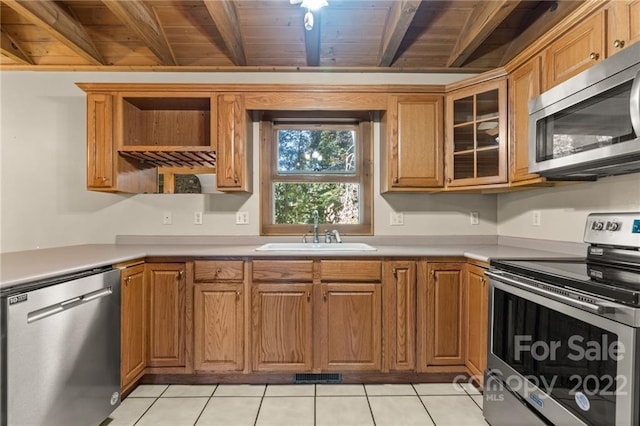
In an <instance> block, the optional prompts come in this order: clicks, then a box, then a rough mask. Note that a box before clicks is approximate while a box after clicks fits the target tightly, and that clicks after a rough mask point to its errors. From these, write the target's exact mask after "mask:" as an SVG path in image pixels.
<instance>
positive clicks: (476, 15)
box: [447, 0, 520, 67]
mask: <svg viewBox="0 0 640 426" xmlns="http://www.w3.org/2000/svg"><path fill="white" fill-rule="evenodd" d="M518 3H520V0H517V1H514V0H500V1H481V2H478V3H477V4H476V6H475V7H474V8H473V11H472V12H471V14H470V15H469V18H468V19H467V24H466V25H465V27H464V28H463V29H462V31H461V32H460V36H459V37H458V41H457V43H456V46H455V48H454V49H453V52H451V55H450V56H449V60H448V61H447V66H448V67H460V66H462V65H463V64H464V63H465V61H466V60H467V59H468V58H469V56H471V54H472V53H473V52H474V51H475V50H476V49H477V48H478V46H480V44H482V42H483V41H485V40H486V38H487V37H489V35H491V33H492V32H493V31H494V30H495V29H496V28H497V27H498V25H500V23H501V22H502V21H504V20H505V19H506V17H507V16H509V14H510V13H511V12H512V11H513V9H515V8H516V6H518Z"/></svg>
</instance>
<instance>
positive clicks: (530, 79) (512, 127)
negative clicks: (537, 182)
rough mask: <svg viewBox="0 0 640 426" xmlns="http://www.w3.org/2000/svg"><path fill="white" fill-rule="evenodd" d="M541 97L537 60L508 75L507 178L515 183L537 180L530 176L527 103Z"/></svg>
mask: <svg viewBox="0 0 640 426" xmlns="http://www.w3.org/2000/svg"><path fill="white" fill-rule="evenodd" d="M539 94H540V57H539V56H536V57H534V58H533V59H531V60H530V61H529V62H527V63H525V64H524V65H522V66H521V67H520V68H518V69H517V70H515V71H514V72H513V73H511V74H510V75H509V157H510V161H509V177H510V180H511V182H518V181H523V180H528V179H535V178H537V177H539V176H538V175H537V174H534V173H529V134H528V133H529V132H528V129H529V100H530V99H532V98H534V97H536V96H538V95H539Z"/></svg>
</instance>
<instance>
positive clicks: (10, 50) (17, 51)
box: [0, 28, 34, 65]
mask: <svg viewBox="0 0 640 426" xmlns="http://www.w3.org/2000/svg"><path fill="white" fill-rule="evenodd" d="M0 34H1V35H2V44H1V47H0V53H2V54H3V55H4V56H6V57H8V58H11V59H13V60H14V61H16V62H18V63H20V64H24V65H33V64H34V63H33V60H32V59H31V58H30V57H29V55H27V54H26V53H25V51H24V50H23V49H22V48H21V47H20V44H18V42H17V41H16V40H15V39H14V38H13V37H11V35H10V34H9V33H7V32H6V31H5V30H4V28H0Z"/></svg>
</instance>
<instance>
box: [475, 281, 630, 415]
mask: <svg viewBox="0 0 640 426" xmlns="http://www.w3.org/2000/svg"><path fill="white" fill-rule="evenodd" d="M490 275H491V279H490V302H489V303H490V306H489V308H490V310H489V313H490V315H489V322H490V323H489V325H490V332H489V336H488V338H489V342H488V343H489V353H488V360H487V367H488V369H489V371H491V372H493V373H494V374H496V375H497V376H499V377H501V378H502V380H503V382H504V383H505V384H506V385H507V388H508V389H510V390H512V391H514V392H517V393H518V394H519V395H520V396H521V397H522V398H523V399H524V400H525V401H527V402H528V404H529V406H531V407H533V408H534V409H536V410H538V411H539V413H540V414H541V416H543V417H544V418H546V419H548V420H549V421H550V422H552V423H554V424H562V425H572V424H576V425H581V424H588V425H598V426H615V425H630V424H637V420H638V419H637V418H635V416H636V414H634V412H635V411H636V410H635V409H634V395H635V392H636V386H637V383H636V381H635V378H634V375H635V374H636V368H635V364H636V361H635V352H636V349H637V348H636V345H637V342H636V331H635V329H634V328H633V327H630V326H627V325H624V324H621V323H618V322H616V321H612V320H610V319H608V318H604V317H602V316H599V315H596V314H594V313H591V312H587V311H585V310H583V309H580V308H577V307H574V306H569V305H568V304H566V303H562V302H560V301H558V300H553V298H550V297H545V296H543V295H540V294H536V293H533V292H530V291H527V290H525V289H523V288H518V287H515V286H514V285H511V284H507V283H506V282H504V281H500V278H501V277H500V276H499V275H496V274H490ZM559 299H560V300H561V299H562V297H560V298H559ZM505 409H507V410H508V407H505Z"/></svg>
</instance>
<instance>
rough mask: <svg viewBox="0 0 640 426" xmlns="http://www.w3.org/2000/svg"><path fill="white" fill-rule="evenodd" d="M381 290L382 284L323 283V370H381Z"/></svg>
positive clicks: (320, 343)
mask: <svg viewBox="0 0 640 426" xmlns="http://www.w3.org/2000/svg"><path fill="white" fill-rule="evenodd" d="M381 302H382V291H381V285H380V284H379V283H372V284H369V283H357V284H352V283H349V284H342V283H331V284H322V302H321V307H320V327H321V330H320V339H321V340H320V342H319V343H318V347H319V349H320V352H321V363H320V365H321V369H322V370H324V371H348V370H380V368H381V365H382V344H381V343H382V341H381V337H382V303H381Z"/></svg>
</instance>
